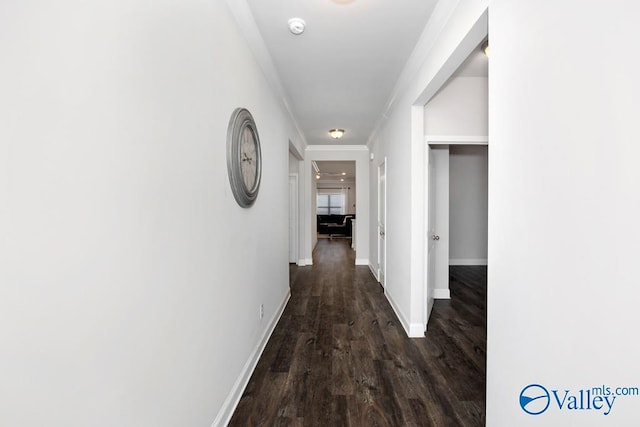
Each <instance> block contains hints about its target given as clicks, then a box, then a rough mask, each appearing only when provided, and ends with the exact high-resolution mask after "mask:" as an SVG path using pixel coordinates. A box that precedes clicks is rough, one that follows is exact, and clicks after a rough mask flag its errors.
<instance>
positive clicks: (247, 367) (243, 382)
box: [211, 292, 291, 427]
mask: <svg viewBox="0 0 640 427" xmlns="http://www.w3.org/2000/svg"><path fill="white" fill-rule="evenodd" d="M289 298H291V292H287V295H286V296H285V298H284V300H283V301H282V303H281V304H280V307H278V310H277V311H276V312H275V314H274V315H273V317H272V318H271V320H270V321H269V325H268V326H267V328H266V329H265V331H264V333H263V334H262V337H260V340H259V341H258V344H257V345H256V347H255V349H254V350H253V352H252V353H251V355H250V356H249V359H248V360H247V362H246V363H245V364H244V367H243V368H242V371H241V372H240V375H239V376H238V379H237V380H236V382H235V384H233V388H232V389H231V391H230V392H229V395H228V396H227V398H226V399H225V401H224V403H223V404H222V408H220V411H219V412H218V415H217V416H216V418H215V419H214V420H213V424H212V425H211V426H212V427H222V426H226V425H228V424H229V421H230V420H231V417H232V416H233V412H234V411H235V410H236V407H237V406H238V403H239V402H240V398H241V397H242V393H243V392H244V389H245V388H246V387H247V384H249V380H250V379H251V374H253V371H254V370H255V369H256V365H257V364H258V360H260V356H262V352H263V351H264V348H265V347H266V345H267V342H268V341H269V338H271V334H272V333H273V330H274V329H275V327H276V325H277V324H278V321H279V320H280V317H282V313H283V312H284V308H285V307H286V306H287V302H289Z"/></svg>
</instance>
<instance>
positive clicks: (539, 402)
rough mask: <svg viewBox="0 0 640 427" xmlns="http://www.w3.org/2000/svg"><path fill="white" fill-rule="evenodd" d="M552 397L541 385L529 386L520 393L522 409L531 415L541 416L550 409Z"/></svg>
mask: <svg viewBox="0 0 640 427" xmlns="http://www.w3.org/2000/svg"><path fill="white" fill-rule="evenodd" d="M549 403H551V396H550V395H549V391H548V390H547V389H546V388H544V387H543V386H541V385H540V384H529V385H528V386H526V387H525V388H523V389H522V391H521V392H520V407H521V408H522V410H523V411H524V412H526V413H527V414H529V415H540V414H542V413H543V412H544V411H546V410H547V408H549Z"/></svg>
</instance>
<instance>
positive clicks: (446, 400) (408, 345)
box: [230, 239, 486, 426]
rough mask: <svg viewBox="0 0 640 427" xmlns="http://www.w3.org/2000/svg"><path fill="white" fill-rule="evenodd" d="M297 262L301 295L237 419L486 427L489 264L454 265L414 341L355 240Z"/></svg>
mask: <svg viewBox="0 0 640 427" xmlns="http://www.w3.org/2000/svg"><path fill="white" fill-rule="evenodd" d="M313 255H314V264H313V266H312V267H296V266H295V265H292V266H291V267H290V286H291V299H290V301H289V303H288V305H287V307H286V309H285V311H284V313H283V315H282V318H281V319H280V322H279V323H278V325H277V326H276V329H275V330H274V332H273V334H272V336H271V339H270V340H269V343H268V344H267V346H266V348H265V350H264V353H263V355H262V357H261V358H260V361H259V362H258V365H257V367H256V370H255V372H254V374H253V376H252V377H251V380H250V382H249V384H248V386H247V388H246V390H245V392H244V394H243V395H242V398H241V400H240V403H239V404H238V407H237V408H236V411H235V413H234V415H233V418H232V420H231V423H230V425H232V426H245V425H251V426H272V425H313V426H316V425H317V426H342V425H351V426H374V425H379V426H407V425H412V426H429V425H442V426H480V425H484V419H485V403H484V402H485V363H486V353H485V352H486V267H452V268H451V272H450V275H451V296H452V299H451V300H450V301H444V300H439V301H436V304H435V306H434V311H433V314H432V316H431V320H430V323H429V331H428V333H427V338H426V339H409V338H407V336H406V334H405V332H404V330H403V329H402V327H401V325H400V324H399V322H398V320H397V318H396V316H395V314H394V312H393V310H392V308H391V306H390V305H389V303H388V301H387V300H386V298H385V297H384V294H383V292H382V289H381V287H380V285H379V284H378V283H377V282H376V280H375V279H374V277H373V276H372V275H371V273H370V271H369V269H368V268H367V267H365V266H355V265H354V252H353V251H352V250H351V249H350V247H349V246H348V244H347V242H346V241H342V240H337V241H336V240H334V241H329V240H325V239H321V240H319V241H318V245H317V246H316V248H315V250H314V253H313Z"/></svg>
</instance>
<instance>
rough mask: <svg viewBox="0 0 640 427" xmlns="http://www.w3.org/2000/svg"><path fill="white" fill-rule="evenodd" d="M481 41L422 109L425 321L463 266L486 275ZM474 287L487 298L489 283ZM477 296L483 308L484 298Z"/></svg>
mask: <svg viewBox="0 0 640 427" xmlns="http://www.w3.org/2000/svg"><path fill="white" fill-rule="evenodd" d="M483 45H484V42H483V43H481V44H480V45H479V46H478V47H477V48H476V49H474V51H473V52H472V53H471V54H470V55H469V57H468V58H467V59H466V60H465V61H464V62H463V63H462V65H461V66H460V67H459V68H458V70H457V71H456V72H455V73H454V74H453V75H452V76H451V78H450V79H449V80H448V81H447V82H446V83H445V84H444V85H443V86H442V87H441V88H440V90H439V91H438V93H437V94H436V95H435V96H433V97H432V98H431V99H430V100H429V102H428V103H427V104H426V105H425V107H424V132H425V142H424V143H425V145H426V151H425V157H426V161H425V169H426V181H427V185H426V186H425V190H426V208H427V209H426V210H427V230H428V233H427V240H426V242H425V248H426V252H427V253H426V283H427V292H426V294H427V302H426V307H427V311H426V312H427V319H430V314H431V310H432V309H433V307H434V306H435V300H438V299H440V300H448V299H450V298H452V288H451V286H450V282H451V280H453V279H451V278H452V277H456V275H457V273H459V271H458V270H460V269H459V268H458V267H459V266H465V267H474V268H475V269H477V270H478V274H479V275H480V276H482V277H485V278H486V266H487V246H488V243H487V211H488V205H487V200H488V194H487V188H488V155H487V154H488V57H487V56H486V55H485V53H484V51H483V49H482V46H483ZM454 270H455V271H454ZM467 270H473V268H471V269H469V268H467ZM453 273H456V274H453ZM476 286H482V287H483V288H484V289H483V291H482V292H484V293H483V295H485V296H486V281H485V283H484V284H482V285H476ZM479 298H480V300H478V302H477V303H478V304H479V305H480V306H481V308H482V310H484V309H485V305H486V303H485V301H484V299H483V298H485V297H484V296H479ZM429 321H430V320H429ZM427 330H428V327H427Z"/></svg>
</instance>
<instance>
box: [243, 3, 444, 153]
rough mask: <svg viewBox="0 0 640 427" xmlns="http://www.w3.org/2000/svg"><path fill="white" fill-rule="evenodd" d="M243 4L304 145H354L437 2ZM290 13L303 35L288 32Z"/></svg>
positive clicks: (379, 109) (362, 140)
mask: <svg viewBox="0 0 640 427" xmlns="http://www.w3.org/2000/svg"><path fill="white" fill-rule="evenodd" d="M246 2H247V4H248V6H249V8H250V10H251V14H252V15H253V18H254V20H255V24H256V26H257V29H258V31H259V33H260V36H261V38H262V39H263V40H264V43H265V44H266V47H267V50H268V52H269V55H270V56H271V60H272V61H273V64H274V66H275V69H276V70H275V71H276V72H277V74H278V77H279V79H280V82H281V84H282V88H283V91H284V94H285V97H286V102H287V103H288V105H289V107H290V109H291V111H292V112H293V115H294V117H295V118H296V120H297V122H298V126H299V128H300V130H301V131H302V133H303V134H304V137H305V139H306V141H307V144H310V145H315V144H332V145H353V144H366V143H367V141H368V139H369V136H370V135H371V133H372V132H373V131H374V127H375V125H376V122H377V121H378V119H379V117H380V116H381V114H382V113H383V110H384V108H385V104H386V103H387V101H388V100H389V97H390V96H391V92H392V90H393V88H394V86H395V84H396V81H397V80H398V77H399V76H400V73H401V71H402V69H403V67H404V65H405V63H406V62H407V60H408V59H409V56H410V55H411V52H412V50H413V48H414V46H415V45H416V42H417V41H418V38H419V37H420V35H421V33H422V31H423V30H424V27H425V25H426V23H427V21H428V19H429V16H430V15H431V13H432V11H433V9H434V7H435V5H436V3H437V0H402V1H397V0H394V1H390V0H268V1H266V0H246ZM293 17H299V18H302V19H304V20H305V22H306V30H305V32H304V33H303V34H302V35H299V36H296V35H293V34H291V33H290V32H289V28H288V25H287V21H288V20H289V19H290V18H293ZM333 128H341V129H344V130H345V131H346V133H345V135H344V136H343V137H342V139H340V140H334V139H332V138H331V137H330V136H329V134H328V131H329V129H333Z"/></svg>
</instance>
